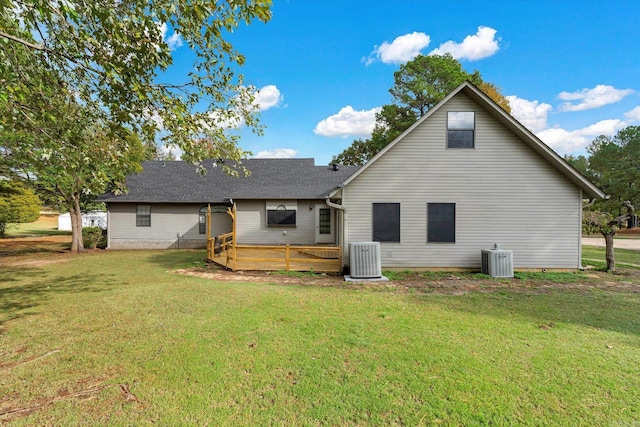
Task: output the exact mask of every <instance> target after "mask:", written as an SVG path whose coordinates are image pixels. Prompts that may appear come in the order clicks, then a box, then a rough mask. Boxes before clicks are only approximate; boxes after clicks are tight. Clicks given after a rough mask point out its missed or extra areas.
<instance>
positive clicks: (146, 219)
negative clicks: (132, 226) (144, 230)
mask: <svg viewBox="0 0 640 427" xmlns="http://www.w3.org/2000/svg"><path fill="white" fill-rule="evenodd" d="M136 227H151V205H136Z"/></svg>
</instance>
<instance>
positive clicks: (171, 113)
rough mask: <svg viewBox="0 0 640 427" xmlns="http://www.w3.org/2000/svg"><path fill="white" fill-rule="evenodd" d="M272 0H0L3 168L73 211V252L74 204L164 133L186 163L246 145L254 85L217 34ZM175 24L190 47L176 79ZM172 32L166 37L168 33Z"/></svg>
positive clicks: (76, 233) (77, 237)
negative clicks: (190, 56) (187, 64)
mask: <svg viewBox="0 0 640 427" xmlns="http://www.w3.org/2000/svg"><path fill="white" fill-rule="evenodd" d="M269 7H270V1H269V0H262V1H232V0H229V1H226V2H219V1H204V0H195V1H192V0H189V1H187V0H178V1H170V0H156V1H152V2H146V1H142V0H124V1H121V0H118V1H115V0H114V1H106V2H88V1H84V0H66V1H64V2H48V1H41V0H35V1H29V0H28V1H22V2H18V1H14V2H0V141H1V142H0V153H1V154H2V156H1V157H0V171H1V173H2V174H3V175H4V176H7V175H10V176H12V178H14V179H21V180H23V181H24V182H27V183H31V184H32V185H33V187H34V188H36V189H37V190H38V191H39V193H40V194H41V195H42V196H43V198H44V199H45V200H47V201H48V202H50V203H55V204H58V205H63V206H64V207H65V208H66V209H68V210H69V212H70V213H71V217H72V227H73V240H72V250H81V249H82V232H81V226H82V223H81V216H80V207H81V205H82V204H83V203H84V202H87V201H89V200H90V199H92V198H94V197H95V196H96V195H98V194H100V193H101V192H103V191H105V190H106V188H107V187H115V188H116V189H118V188H119V187H120V185H119V184H121V182H122V180H123V178H124V175H125V174H126V173H128V172H131V171H133V170H135V169H136V165H137V164H139V162H140V160H142V158H143V157H144V156H145V155H146V154H148V151H145V150H144V149H143V148H142V147H143V145H144V146H146V147H155V144H156V142H157V141H158V140H159V139H161V140H162V141H163V142H165V143H168V144H171V145H173V146H177V147H179V148H181V149H182V152H183V158H184V159H185V160H191V161H194V162H196V161H199V160H202V159H203V158H207V157H214V158H225V159H232V160H236V161H239V160H240V159H241V158H242V157H243V156H244V154H245V153H244V152H243V151H242V150H241V149H240V148H239V147H238V145H237V138H238V135H237V134H233V133H231V132H229V128H230V127H233V125H237V124H238V123H244V125H246V126H248V127H250V128H252V129H254V130H255V131H258V132H259V131H260V127H259V124H258V122H257V117H256V109H255V106H254V104H253V91H254V90H253V89H252V88H251V87H245V86H244V85H243V80H242V76H241V75H239V74H236V73H235V71H234V69H235V67H236V66H237V65H241V64H242V63H243V62H244V58H243V56H242V55H240V54H239V53H238V52H236V51H235V50H234V49H233V47H232V46H231V44H229V43H228V42H227V41H225V39H224V36H225V34H226V33H228V32H231V31H233V30H234V29H235V28H237V26H238V25H239V24H240V23H241V22H242V21H245V22H247V23H249V22H250V21H252V20H253V19H254V18H258V19H261V20H263V21H267V20H268V19H269V18H270V10H269ZM168 28H173V30H175V31H176V33H175V34H178V33H179V35H180V37H181V38H182V39H184V41H185V42H186V43H187V44H188V46H189V48H190V49H191V50H192V51H193V52H194V53H195V60H194V62H193V64H192V67H191V71H190V72H189V73H188V74H187V75H185V76H183V78H184V80H183V81H180V82H162V81H161V80H160V79H161V77H162V74H161V73H162V72H163V71H166V70H167V69H168V68H169V67H170V66H171V65H172V64H173V57H172V54H171V47H170V46H169V43H168V41H167V40H166V39H165V37H164V36H165V35H166V33H167V31H168ZM175 34H174V40H177V38H176V36H175Z"/></svg>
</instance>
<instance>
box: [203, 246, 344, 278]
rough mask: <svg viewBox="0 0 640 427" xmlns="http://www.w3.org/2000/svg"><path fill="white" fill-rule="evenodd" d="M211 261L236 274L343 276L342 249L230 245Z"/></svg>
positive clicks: (210, 258)
mask: <svg viewBox="0 0 640 427" xmlns="http://www.w3.org/2000/svg"><path fill="white" fill-rule="evenodd" d="M208 258H209V261H212V262H214V263H216V264H218V265H221V266H222V267H224V268H227V269H229V270H233V271H237V270H263V271H316V272H322V273H336V274H339V273H341V272H342V263H341V259H342V248H340V247H339V246H293V245H285V246H259V245H235V247H234V246H233V245H227V246H226V250H223V251H221V252H220V253H218V254H215V253H214V255H213V257H208Z"/></svg>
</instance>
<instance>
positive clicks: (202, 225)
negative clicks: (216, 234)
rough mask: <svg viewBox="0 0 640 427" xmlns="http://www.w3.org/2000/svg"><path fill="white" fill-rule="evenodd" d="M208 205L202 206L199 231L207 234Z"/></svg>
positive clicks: (199, 214)
mask: <svg viewBox="0 0 640 427" xmlns="http://www.w3.org/2000/svg"><path fill="white" fill-rule="evenodd" d="M207 209H208V208H207V206H204V207H201V208H200V212H199V213H198V232H199V233H200V234H207Z"/></svg>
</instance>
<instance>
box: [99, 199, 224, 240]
mask: <svg viewBox="0 0 640 427" xmlns="http://www.w3.org/2000/svg"><path fill="white" fill-rule="evenodd" d="M140 204H144V203H140ZM136 205H137V204H136V203H109V205H108V211H109V224H108V228H109V230H108V233H109V248H110V249H166V248H204V247H206V244H207V239H206V235H205V234H200V232H199V225H198V215H199V210H200V208H202V207H203V206H206V204H150V205H151V227H136ZM212 215H213V217H212V218H213V220H212V230H211V235H212V236H217V235H219V234H223V233H227V232H229V231H231V217H229V215H227V214H226V213H214V214H212Z"/></svg>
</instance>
